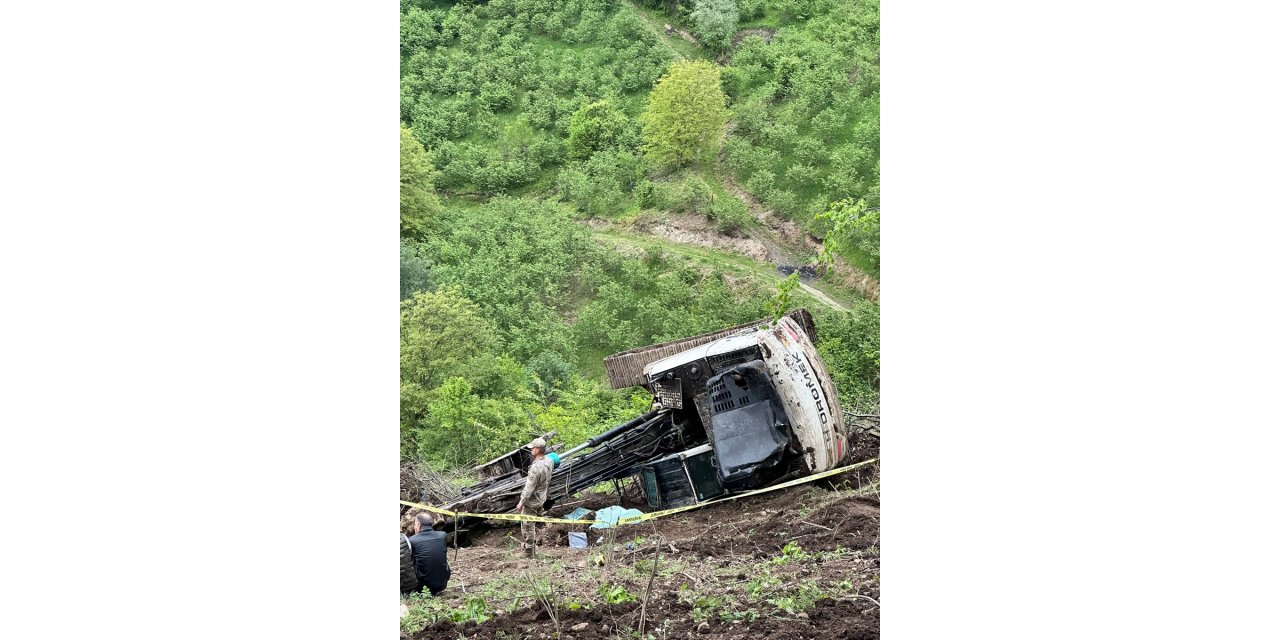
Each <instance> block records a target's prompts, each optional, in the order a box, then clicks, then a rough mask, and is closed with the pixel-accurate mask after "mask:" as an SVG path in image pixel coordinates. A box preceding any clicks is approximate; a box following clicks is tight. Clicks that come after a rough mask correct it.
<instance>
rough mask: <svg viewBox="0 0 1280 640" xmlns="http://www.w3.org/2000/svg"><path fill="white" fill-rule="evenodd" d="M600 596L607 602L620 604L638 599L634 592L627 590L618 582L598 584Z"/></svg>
mask: <svg viewBox="0 0 1280 640" xmlns="http://www.w3.org/2000/svg"><path fill="white" fill-rule="evenodd" d="M600 597H602V598H604V601H605V602H607V603H609V604H622V603H624V602H635V601H637V600H639V598H637V597H636V594H634V593H631V592H630V591H627V588H626V587H624V586H622V585H620V584H605V585H600Z"/></svg>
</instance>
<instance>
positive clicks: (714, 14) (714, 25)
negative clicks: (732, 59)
mask: <svg viewBox="0 0 1280 640" xmlns="http://www.w3.org/2000/svg"><path fill="white" fill-rule="evenodd" d="M693 7H694V8H693V12H692V13H690V14H689V18H690V19H692V20H693V24H694V27H695V33H697V34H698V37H699V38H700V39H701V40H702V44H703V46H706V47H707V48H708V49H710V50H712V51H715V52H717V53H719V52H723V51H728V50H729V46H730V45H731V44H732V42H733V34H734V32H735V31H737V28H738V5H737V4H736V3H735V2H734V0H694V2H693Z"/></svg>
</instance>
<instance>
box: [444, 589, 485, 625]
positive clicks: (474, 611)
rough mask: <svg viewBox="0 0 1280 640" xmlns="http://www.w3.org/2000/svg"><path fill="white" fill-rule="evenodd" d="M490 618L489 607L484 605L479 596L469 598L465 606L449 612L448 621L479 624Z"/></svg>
mask: <svg viewBox="0 0 1280 640" xmlns="http://www.w3.org/2000/svg"><path fill="white" fill-rule="evenodd" d="M491 617H492V616H490V615H489V607H488V605H486V604H485V601H484V598H481V597H480V596H471V597H470V598H467V602H466V604H464V605H463V606H462V608H460V609H454V610H452V611H450V612H449V619H450V620H452V621H453V622H471V621H474V622H475V623H476V624H480V623H481V622H484V621H485V620H488V619H489V618H491Z"/></svg>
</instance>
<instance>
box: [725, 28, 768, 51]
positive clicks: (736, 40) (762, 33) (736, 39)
mask: <svg viewBox="0 0 1280 640" xmlns="http://www.w3.org/2000/svg"><path fill="white" fill-rule="evenodd" d="M777 32H778V30H777V29H765V28H761V29H743V30H742V31H739V32H738V33H737V34H736V35H734V36H733V46H734V47H735V48H736V47H737V46H738V45H740V44H742V41H743V40H746V39H747V38H750V37H751V36H759V37H760V39H761V40H764V43H765V44H772V43H773V35H774V34H775V33H777Z"/></svg>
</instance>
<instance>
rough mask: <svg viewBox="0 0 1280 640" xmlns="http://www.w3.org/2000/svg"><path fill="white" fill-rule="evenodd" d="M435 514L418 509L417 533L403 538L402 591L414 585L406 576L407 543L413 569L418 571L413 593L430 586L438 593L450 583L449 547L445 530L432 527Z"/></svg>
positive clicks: (427, 588) (415, 524)
mask: <svg viewBox="0 0 1280 640" xmlns="http://www.w3.org/2000/svg"><path fill="white" fill-rule="evenodd" d="M434 524H435V521H434V518H432V516H431V514H430V513H419V514H418V515H416V516H414V524H413V527H414V534H413V535H412V536H407V537H404V536H402V537H401V539H400V547H401V552H400V592H401V593H405V587H406V586H408V585H411V584H412V582H410V581H407V580H406V577H405V556H406V554H405V549H404V548H405V547H406V546H407V547H408V556H409V557H410V558H411V559H412V567H413V572H414V573H415V574H416V578H417V583H418V584H417V586H416V587H414V588H412V589H411V591H410V593H412V592H415V591H422V590H424V589H425V590H430V591H431V595H433V596H434V595H438V594H439V593H440V592H441V591H444V588H445V587H446V586H448V585H449V576H450V575H452V572H450V571H449V558H448V547H447V546H446V545H445V533H444V532H443V531H436V530H435V529H434V527H433V525H434Z"/></svg>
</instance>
